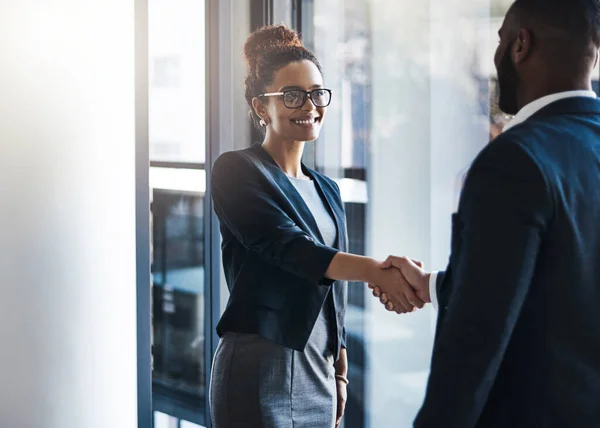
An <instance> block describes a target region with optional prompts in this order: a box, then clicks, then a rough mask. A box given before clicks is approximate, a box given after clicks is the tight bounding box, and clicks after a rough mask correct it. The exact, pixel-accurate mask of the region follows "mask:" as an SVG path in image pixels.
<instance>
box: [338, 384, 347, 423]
mask: <svg viewBox="0 0 600 428" xmlns="http://www.w3.org/2000/svg"><path fill="white" fill-rule="evenodd" d="M335 386H336V389H337V413H336V417H335V427H336V428H337V427H339V426H340V424H341V423H342V417H343V416H344V410H345V409H346V401H347V400H348V384H347V383H346V381H344V380H342V379H338V378H337V377H336V379H335Z"/></svg>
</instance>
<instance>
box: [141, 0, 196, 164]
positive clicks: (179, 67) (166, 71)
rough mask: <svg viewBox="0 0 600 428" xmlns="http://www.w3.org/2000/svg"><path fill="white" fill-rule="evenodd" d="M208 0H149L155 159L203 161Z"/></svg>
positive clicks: (151, 114)
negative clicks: (206, 0)
mask: <svg viewBox="0 0 600 428" xmlns="http://www.w3.org/2000/svg"><path fill="white" fill-rule="evenodd" d="M204 8H205V6H204V1H203V0H149V1H148V15H149V30H148V40H149V70H150V76H149V77H150V89H149V96H150V159H151V160H153V161H169V162H193V163H204V158H205V143H204V139H205V114H204V113H205V112H204V110H205V77H204V76H205V58H204V56H205V55H204V51H205V23H204V15H205V12H204Z"/></svg>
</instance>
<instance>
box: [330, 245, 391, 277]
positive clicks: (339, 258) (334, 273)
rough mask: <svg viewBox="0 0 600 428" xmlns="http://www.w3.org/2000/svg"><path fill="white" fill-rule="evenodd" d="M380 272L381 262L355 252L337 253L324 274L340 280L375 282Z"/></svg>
mask: <svg viewBox="0 0 600 428" xmlns="http://www.w3.org/2000/svg"><path fill="white" fill-rule="evenodd" d="M380 272H381V263H380V262H378V261H377V260H375V259H372V258H370V257H364V256H357V255H356V254H349V253H343V252H339V253H337V254H336V255H335V256H334V257H333V259H332V260H331V263H330V264H329V268H328V269H327V272H326V273H325V276H326V277H327V278H329V279H335V280H340V281H358V282H371V283H374V282H376V278H378V277H379V274H380Z"/></svg>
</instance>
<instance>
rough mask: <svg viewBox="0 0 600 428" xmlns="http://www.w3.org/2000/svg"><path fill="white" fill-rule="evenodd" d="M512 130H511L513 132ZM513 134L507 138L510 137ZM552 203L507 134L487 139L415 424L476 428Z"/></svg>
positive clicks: (465, 202)
mask: <svg viewBox="0 0 600 428" xmlns="http://www.w3.org/2000/svg"><path fill="white" fill-rule="evenodd" d="M513 135H514V134H513ZM511 138H512V139H511ZM551 212H552V203H551V198H550V196H549V190H548V186H547V183H546V181H545V179H544V176H543V174H542V172H541V171H540V169H539V168H538V166H537V164H536V162H535V161H534V159H533V158H532V157H531V155H530V154H529V153H528V152H527V151H526V149H524V148H523V147H522V146H521V145H519V144H518V142H516V141H514V136H513V137H508V136H502V137H499V138H498V139H496V140H495V141H494V142H492V143H490V145H489V146H488V147H486V149H484V150H483V152H482V153H481V154H480V156H479V157H478V158H477V159H476V161H475V162H474V164H473V166H472V168H471V170H470V172H469V175H468V177H467V180H466V182H465V187H464V190H463V194H462V198H461V203H460V207H459V211H458V218H459V220H460V225H461V230H460V231H456V230H455V232H454V233H459V234H460V236H458V237H453V240H454V239H459V240H460V244H459V247H458V248H457V252H458V254H453V255H452V257H451V261H450V266H451V268H452V270H453V275H452V285H453V287H452V292H451V294H450V297H449V300H448V302H447V306H446V313H445V314H444V320H443V322H442V323H441V325H440V326H439V329H440V330H439V331H438V336H437V339H436V343H435V345H434V350H433V358H432V365H431V373H430V377H429V383H428V387H427V393H426V397H425V402H424V404H423V407H422V409H421V411H420V413H419V415H418V417H417V419H416V421H415V427H418V428H423V427H432V428H433V427H440V426H448V427H461V428H471V427H474V426H475V425H476V423H477V420H478V419H479V417H480V415H481V412H482V409H483V407H484V404H485V402H486V400H487V397H488V395H489V392H490V390H491V388H492V385H493V384H494V380H495V378H496V375H497V373H498V369H499V367H500V364H501V362H502V359H503V356H504V353H505V351H506V348H507V346H508V343H509V340H510V338H511V335H512V333H513V329H514V326H515V323H516V321H517V318H518V317H519V313H520V311H521V308H522V306H523V302H524V300H525V297H526V295H527V293H528V290H529V287H530V282H531V279H532V276H533V272H534V269H535V264H536V258H537V254H538V251H539V247H540V242H541V239H542V234H543V231H544V229H545V227H546V224H547V222H548V219H549V218H550V216H551Z"/></svg>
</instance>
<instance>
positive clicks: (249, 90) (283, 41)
mask: <svg viewBox="0 0 600 428" xmlns="http://www.w3.org/2000/svg"><path fill="white" fill-rule="evenodd" d="M244 55H245V57H246V63H247V65H248V75H247V76H246V85H245V95H246V102H247V103H248V105H249V106H250V111H249V116H250V119H251V120H252V123H253V124H254V126H255V127H256V128H257V129H259V130H261V131H264V129H263V127H262V126H260V117H258V115H257V114H256V113H255V112H254V109H253V108H252V99H253V98H255V97H258V96H259V95H260V94H263V93H265V92H266V87H267V86H268V85H270V84H271V82H273V78H274V77H275V73H276V72H277V71H279V70H280V69H282V68H283V67H285V66H286V65H288V64H290V63H293V62H298V61H304V60H308V61H311V62H312V63H313V64H314V65H316V66H317V68H318V69H319V72H321V74H323V71H322V69H321V64H319V61H318V60H317V58H316V57H315V55H314V54H313V53H312V52H310V51H309V50H308V49H306V48H305V47H304V43H302V39H301V38H300V36H299V35H298V33H297V32H296V31H294V30H292V29H291V28H288V27H286V26H285V25H269V26H266V27H262V28H259V29H258V30H256V31H255V32H254V33H252V34H251V35H250V37H248V40H246V44H245V45H244Z"/></svg>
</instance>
